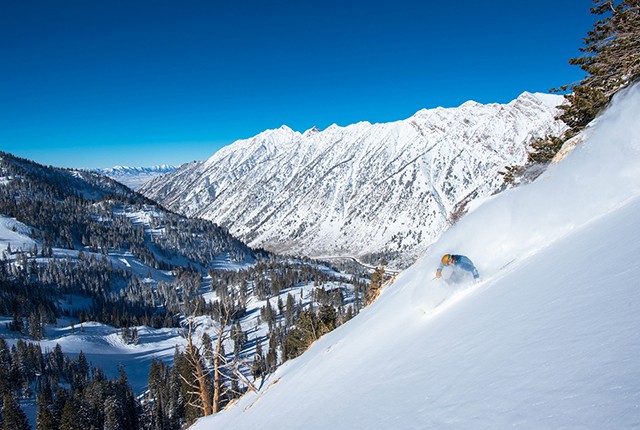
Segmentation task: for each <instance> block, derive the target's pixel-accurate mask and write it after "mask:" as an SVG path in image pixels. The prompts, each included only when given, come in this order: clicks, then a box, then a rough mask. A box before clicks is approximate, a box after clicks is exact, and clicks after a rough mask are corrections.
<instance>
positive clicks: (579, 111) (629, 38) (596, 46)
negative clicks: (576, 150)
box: [559, 0, 640, 135]
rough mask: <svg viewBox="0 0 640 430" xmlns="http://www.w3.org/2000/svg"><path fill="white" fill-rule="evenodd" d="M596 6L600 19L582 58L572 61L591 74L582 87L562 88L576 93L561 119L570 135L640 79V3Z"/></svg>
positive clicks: (613, 0)
mask: <svg viewBox="0 0 640 430" xmlns="http://www.w3.org/2000/svg"><path fill="white" fill-rule="evenodd" d="M593 3H594V6H593V7H592V8H591V13H593V14H594V15H597V16H598V17H599V19H598V20H597V21H596V23H595V24H594V27H593V29H592V30H590V31H589V32H588V35H587V37H586V38H585V39H584V46H583V47H581V48H580V51H581V52H582V55H581V56H579V57H576V58H572V59H571V60H570V61H569V63H570V64H573V65H577V66H579V67H580V68H581V69H582V70H584V71H585V72H586V73H587V75H586V76H585V78H584V79H582V81H580V82H579V83H578V84H574V85H566V86H564V87H561V88H559V91H564V90H567V89H569V90H571V91H572V93H571V94H568V95H566V96H565V97H566V99H567V100H568V102H569V104H567V105H565V106H564V107H561V108H562V109H563V113H562V115H561V116H560V119H562V120H563V121H564V122H565V123H566V124H567V125H568V126H569V127H570V135H574V134H576V133H577V132H579V131H580V130H582V129H583V128H584V127H585V126H586V125H587V124H588V123H589V122H591V121H592V120H593V119H594V118H595V117H596V115H597V114H598V113H599V112H600V111H601V110H602V109H603V108H604V107H605V106H606V105H607V104H608V103H609V101H610V100H611V97H612V96H613V95H614V94H615V93H616V92H617V91H619V90H620V89H622V88H624V87H626V86H628V85H629V84H630V83H632V82H634V81H636V80H638V78H640V1H638V0H594V2H593Z"/></svg>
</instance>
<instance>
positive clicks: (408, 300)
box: [193, 86, 640, 430]
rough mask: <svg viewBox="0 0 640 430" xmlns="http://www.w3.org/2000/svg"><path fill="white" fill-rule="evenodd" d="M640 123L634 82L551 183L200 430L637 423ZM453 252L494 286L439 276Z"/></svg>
mask: <svg viewBox="0 0 640 430" xmlns="http://www.w3.org/2000/svg"><path fill="white" fill-rule="evenodd" d="M639 117H640V86H635V87H633V88H632V89H631V90H629V91H627V92H625V93H624V94H622V96H621V97H617V98H616V99H615V100H614V104H613V105H612V106H611V107H610V108H609V109H608V110H607V112H606V113H605V114H604V115H603V116H602V117H601V118H599V121H598V123H597V125H596V126H595V127H594V128H593V129H592V130H591V133H590V135H589V136H588V137H587V139H586V140H585V142H584V143H583V144H582V145H581V146H579V147H577V148H576V149H575V150H574V151H573V152H572V153H571V154H569V155H568V157H567V158H565V159H564V160H563V161H562V162H561V163H560V164H559V165H558V166H556V167H555V168H554V169H553V170H551V171H549V172H548V173H546V174H545V175H544V177H541V178H539V180H538V181H536V182H535V183H533V184H531V185H528V186H524V187H521V188H518V189H515V190H512V191H510V192H507V193H502V194H499V195H497V196H495V197H493V198H492V199H490V200H489V201H486V202H484V204H482V205H481V206H480V207H478V208H477V209H476V210H475V211H473V212H471V213H470V214H469V215H467V216H466V217H465V218H464V219H463V220H462V221H461V222H460V223H458V224H457V225H455V226H454V227H453V228H452V229H450V230H448V231H447V232H446V233H445V234H444V235H443V236H442V237H441V238H440V240H439V241H438V242H437V243H436V244H435V245H434V246H433V248H432V251H433V252H430V253H429V254H428V255H427V256H425V257H424V258H423V259H421V260H420V261H418V262H417V263H416V264H415V265H413V266H412V267H411V268H409V269H408V270H406V271H404V272H402V273H401V274H400V275H399V277H398V279H397V280H396V282H395V283H394V284H392V285H391V286H389V287H386V288H385V289H384V290H383V292H382V294H381V296H380V298H379V299H378V301H377V302H375V303H374V304H373V305H371V306H370V307H368V308H367V309H365V310H364V311H363V312H361V313H360V314H359V315H358V316H357V317H355V318H354V319H353V320H351V321H349V322H348V323H346V324H345V325H343V326H341V327H340V328H338V329H337V330H335V331H334V332H332V333H329V334H328V335H326V336H325V337H323V338H322V339H320V340H319V341H318V342H316V343H315V344H314V345H312V347H311V348H310V349H309V350H308V351H307V352H305V353H304V354H303V355H302V356H301V357H299V358H297V359H295V360H292V361H290V362H288V363H287V364H285V365H284V366H282V367H281V368H280V369H279V370H278V371H277V372H276V373H275V374H274V375H272V376H271V377H270V378H269V379H268V380H267V381H264V383H263V388H262V389H261V392H260V393H259V394H247V395H246V396H244V397H243V398H242V399H241V400H240V401H239V402H238V403H237V404H235V405H232V406H231V407H230V408H228V409H227V410H226V411H224V412H222V413H220V414H218V415H216V416H212V417H208V418H205V419H201V420H200V421H199V422H197V423H196V424H195V425H194V426H193V428H194V429H195V430H203V429H209V428H226V427H233V428H235V429H253V428H281V429H295V428H300V427H304V428H308V429H325V428H335V429H342V428H344V429H349V428H367V429H377V428H380V429H386V428H395V429H416V428H455V429H478V428H495V429H503V428H511V427H516V426H518V427H521V428H636V427H637V426H638V423H639V418H638V411H637V405H638V403H639V402H640V382H639V381H640V366H639V365H638V361H637V357H638V356H640V343H638V342H637V330H638V327H640V289H639V288H638V286H640V261H639V260H638V259H637V258H636V256H638V255H640V228H638V221H637V220H638V219H640V123H639V122H638V121H637V118H639ZM463 239H464V240H463ZM445 251H455V252H458V251H459V252H461V253H465V254H467V255H468V256H469V257H471V258H472V259H473V260H474V261H475V262H476V263H477V264H478V266H479V267H480V269H481V270H480V272H481V275H482V277H483V281H482V282H481V283H480V284H477V285H471V286H457V287H452V286H446V285H442V284H440V282H441V281H429V280H430V279H431V278H432V277H433V273H434V270H435V268H436V266H437V261H438V259H439V256H440V254H441V253H442V252H445Z"/></svg>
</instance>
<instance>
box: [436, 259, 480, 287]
mask: <svg viewBox="0 0 640 430" xmlns="http://www.w3.org/2000/svg"><path fill="white" fill-rule="evenodd" d="M444 266H453V269H454V275H455V274H456V271H457V270H464V271H466V272H469V273H471V274H472V275H473V279H474V280H475V281H476V282H478V280H479V279H480V275H479V274H478V269H476V266H474V265H473V263H472V262H471V260H470V259H469V258H468V257H465V256H464V255H453V254H444V255H443V256H442V263H441V264H440V266H438V270H436V278H440V277H441V276H442V269H443V268H444ZM452 277H453V276H452ZM459 277H460V276H456V277H455V279H454V281H456V280H457V279H458V278H459Z"/></svg>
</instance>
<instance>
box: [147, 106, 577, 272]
mask: <svg viewBox="0 0 640 430" xmlns="http://www.w3.org/2000/svg"><path fill="white" fill-rule="evenodd" d="M561 101H562V98H561V97H559V96H550V95H539V94H530V93H524V94H522V95H521V96H520V97H518V98H517V99H516V100H514V101H513V102H511V103H509V104H507V105H499V104H490V105H481V104H479V103H475V102H467V103H465V104H463V105H462V106H460V107H458V108H453V109H444V108H437V109H432V110H421V111H419V112H417V113H416V114H415V115H413V116H412V117H411V118H408V119H406V120H403V121H398V122H394V123H385V124H370V123H367V122H362V123H358V124H353V125H350V126H347V127H338V126H337V125H333V126H331V127H329V128H327V129H325V130H323V131H319V130H317V129H311V130H308V131H306V132H305V133H304V134H300V133H297V132H294V131H292V130H291V129H289V128H287V127H285V126H283V127H281V128H280V129H278V130H268V131H266V132H263V133H261V134H259V135H258V136H255V137H254V138H251V139H247V140H242V141H238V142H236V143H234V144H232V145H230V146H228V147H226V148H223V149H222V150H220V151H219V152H217V153H216V154H214V155H213V156H212V157H211V158H210V159H209V160H207V161H205V162H201V163H192V164H190V165H186V166H183V167H182V168H181V169H179V170H178V171H176V172H175V173H173V174H169V175H166V176H163V177H162V178H158V179H155V180H153V181H151V182H149V183H147V184H145V186H144V187H142V189H141V191H142V192H143V193H144V194H145V195H147V196H148V197H150V198H153V199H155V200H157V201H159V202H161V203H162V204H163V205H165V206H167V207H169V208H171V209H173V210H176V211H179V212H182V213H185V214H187V215H190V216H197V217H202V218H206V219H211V220H214V221H215V222H217V223H219V224H221V225H224V226H226V227H228V228H229V230H230V231H231V232H232V233H233V234H234V235H236V236H238V237H240V238H242V239H243V240H244V241H245V242H248V243H249V244H250V245H252V246H261V247H265V248H267V249H270V250H274V251H277V252H283V253H296V254H305V255H310V256H323V255H341V256H363V255H371V254H377V253H386V254H388V255H390V256H391V257H392V258H391V259H392V260H394V261H395V263H396V265H400V266H401V265H406V263H407V262H409V261H413V260H414V259H415V257H416V256H417V255H419V254H421V253H422V252H424V250H425V249H426V248H427V246H428V245H429V244H430V243H432V242H433V241H434V240H435V239H436V238H437V237H438V236H439V235H440V234H441V233H442V231H444V230H445V229H446V228H447V227H448V219H449V216H450V214H451V213H452V212H453V211H455V210H456V208H458V207H459V206H460V205H462V204H463V202H466V201H469V200H471V199H473V198H477V197H480V196H486V195H489V194H491V193H492V192H493V191H495V190H496V189H497V188H498V187H499V186H500V184H501V183H502V179H501V177H500V175H498V173H497V172H498V171H499V170H500V169H501V168H503V167H504V166H505V165H509V164H514V163H522V162H523V161H524V160H525V159H526V155H527V149H526V148H527V145H528V144H529V143H530V142H531V141H532V139H534V138H536V137H542V136H544V135H547V134H558V133H560V132H561V131H562V130H563V129H564V126H563V124H562V123H560V122H558V121H556V120H555V119H554V116H555V114H556V106H557V105H558V104H559V103H560V102H561Z"/></svg>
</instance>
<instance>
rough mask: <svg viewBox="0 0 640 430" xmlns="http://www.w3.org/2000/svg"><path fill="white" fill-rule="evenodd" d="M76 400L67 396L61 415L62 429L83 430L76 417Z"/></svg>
mask: <svg viewBox="0 0 640 430" xmlns="http://www.w3.org/2000/svg"><path fill="white" fill-rule="evenodd" d="M74 403H75V402H74V401H73V399H71V398H67V399H66V401H65V404H64V407H63V408H62V415H61V416H60V430H83V429H82V427H81V426H80V423H79V420H78V419H77V417H76V410H75V405H74Z"/></svg>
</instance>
